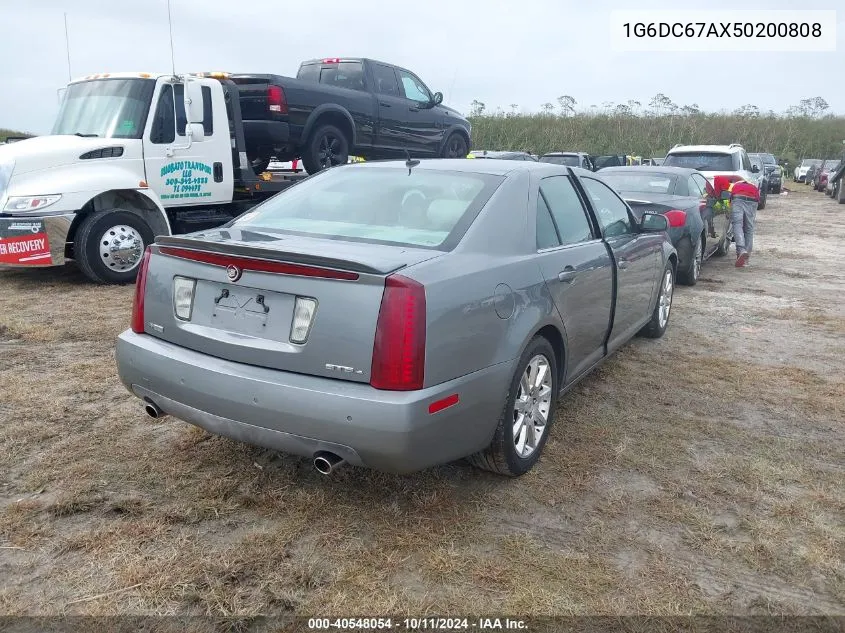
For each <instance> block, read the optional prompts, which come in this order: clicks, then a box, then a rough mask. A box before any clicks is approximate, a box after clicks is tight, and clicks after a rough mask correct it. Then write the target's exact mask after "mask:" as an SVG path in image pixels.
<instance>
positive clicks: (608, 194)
mask: <svg viewBox="0 0 845 633" xmlns="http://www.w3.org/2000/svg"><path fill="white" fill-rule="evenodd" d="M581 182H582V184H583V185H584V189H586V190H587V195H588V196H590V200H591V201H592V203H593V209H595V211H596V217H597V218H598V221H599V224H600V225H601V227H602V230H603V231H604V236H605V237H616V236H618V235H625V234H626V233H633V225H632V223H631V216H630V215H629V214H628V206H627V205H626V204H625V203H624V202H622V200H620V199H619V196H617V195H616V194H615V193H613V190H611V189H610V187H608V186H607V185H605V184H604V183H603V182H599V181H598V180H594V179H593V178H582V179H581Z"/></svg>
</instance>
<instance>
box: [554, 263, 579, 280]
mask: <svg viewBox="0 0 845 633" xmlns="http://www.w3.org/2000/svg"><path fill="white" fill-rule="evenodd" d="M577 274H578V271H577V270H575V269H574V268H573V267H572V266H567V267H566V268H564V269H563V270H562V271H561V272H559V273H558V274H557V280H558V281H560V282H563V283H565V284H569V283H572V280H573V279H575V276H576V275H577Z"/></svg>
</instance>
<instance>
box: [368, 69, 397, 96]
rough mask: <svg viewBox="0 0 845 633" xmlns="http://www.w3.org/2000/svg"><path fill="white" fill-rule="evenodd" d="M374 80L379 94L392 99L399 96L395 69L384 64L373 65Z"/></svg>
mask: <svg viewBox="0 0 845 633" xmlns="http://www.w3.org/2000/svg"><path fill="white" fill-rule="evenodd" d="M373 78H374V79H375V83H376V86H375V89H376V92H377V93H378V94H380V95H388V96H391V97H398V96H399V84H397V83H396V73H395V72H394V71H393V68H391V67H390V66H385V65H383V64H373Z"/></svg>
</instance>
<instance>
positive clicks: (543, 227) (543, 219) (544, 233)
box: [537, 196, 560, 251]
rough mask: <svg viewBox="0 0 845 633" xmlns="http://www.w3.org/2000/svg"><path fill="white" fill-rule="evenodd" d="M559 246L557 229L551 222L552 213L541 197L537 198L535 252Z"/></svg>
mask: <svg viewBox="0 0 845 633" xmlns="http://www.w3.org/2000/svg"><path fill="white" fill-rule="evenodd" d="M555 246H560V239H559V238H558V236H557V229H556V228H555V223H554V221H553V220H552V212H551V211H549V205H547V204H546V200H545V198H543V196H537V250H538V251H541V250H543V249H544V248H554V247H555Z"/></svg>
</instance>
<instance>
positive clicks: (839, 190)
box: [836, 176, 845, 204]
mask: <svg viewBox="0 0 845 633" xmlns="http://www.w3.org/2000/svg"><path fill="white" fill-rule="evenodd" d="M836 201H837V202H838V203H839V204H845V176H843V177H842V178H840V179H839V184H838V185H837V187H836Z"/></svg>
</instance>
